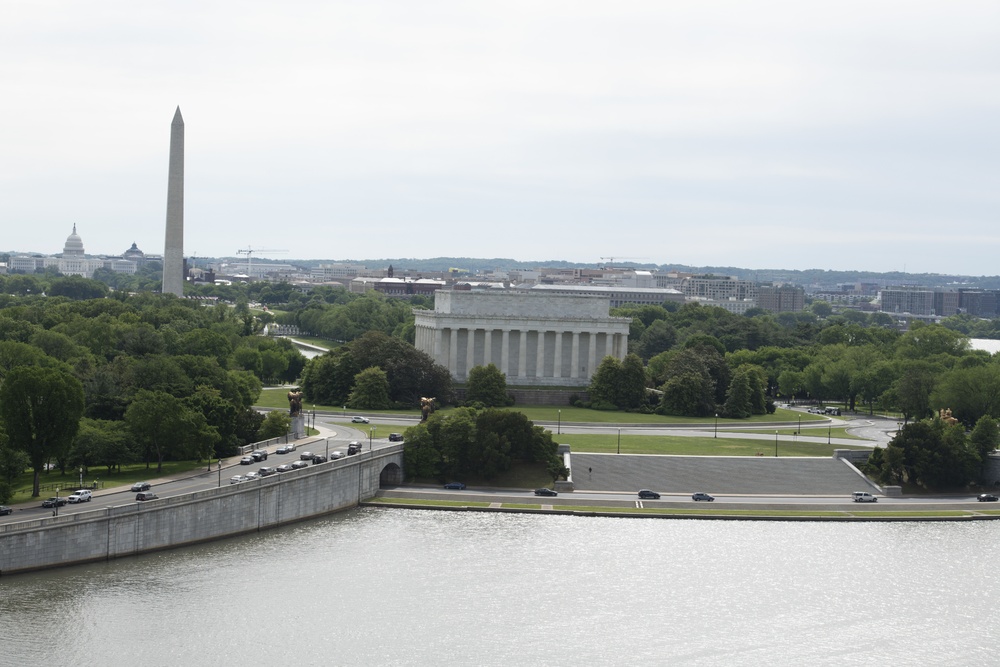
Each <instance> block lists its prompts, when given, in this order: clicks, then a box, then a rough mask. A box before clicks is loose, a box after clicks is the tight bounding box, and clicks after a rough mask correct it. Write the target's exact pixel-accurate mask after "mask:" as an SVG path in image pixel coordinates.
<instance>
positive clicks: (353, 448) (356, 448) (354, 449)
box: [347, 442, 361, 456]
mask: <svg viewBox="0 0 1000 667" xmlns="http://www.w3.org/2000/svg"><path fill="white" fill-rule="evenodd" d="M360 451H361V443H360V442H352V443H351V444H349V445H348V446H347V455H348V456H354V455H355V454H357V453H358V452H360Z"/></svg>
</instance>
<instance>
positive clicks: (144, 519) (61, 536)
mask: <svg viewBox="0 0 1000 667" xmlns="http://www.w3.org/2000/svg"><path fill="white" fill-rule="evenodd" d="M402 466H403V448H402V446H394V447H390V448H383V449H380V450H376V451H375V452H374V453H373V454H369V453H367V452H366V453H363V454H359V455H358V456H352V457H349V458H344V459H339V460H337V461H333V462H330V463H326V464H321V465H317V466H310V467H309V468H304V469H302V470H295V471H292V472H288V473H283V474H280V475H275V476H273V477H266V478H263V479H260V480H258V481H253V482H243V483H241V484H235V485H230V486H225V487H222V488H216V489H207V490H205V491H199V492H197V493H192V494H185V495H181V496H174V497H170V498H162V499H159V500H153V501H149V502H145V503H141V502H133V503H129V504H127V505H119V506H115V507H109V508H106V509H101V510H94V511H91V512H79V513H74V514H63V515H60V516H58V517H52V518H45V519H36V520H34V521H24V522H20V523H12V524H5V525H0V575H4V574H12V573H16V572H25V571H28V570H39V569H44V568H50V567H58V566H62V565H70V564H76V563H85V562H90V561H98V560H110V559H112V558H121V557H123V556H132V555H137V554H141V553H147V552H150V551H158V550H162V549H170V548H173V547H178V546H182V545H185V544H194V543H196V542H206V541H209V540H216V539H220V538H223V537H229V536H232V535H239V534H241V533H250V532H255V531H260V530H266V529H268V528H274V527H276V526H280V525H282V524H285V523H291V522H294V521H301V520H303V519H308V518H310V517H315V516H320V515H323V514H329V513H332V512H336V511H338V510H342V509H346V508H349V507H355V506H357V505H358V504H359V502H360V501H361V500H363V499H365V498H371V497H372V496H374V495H375V493H376V492H377V491H378V489H379V485H380V483H379V480H380V477H382V478H384V479H385V480H386V481H387V483H398V481H399V480H401V479H402Z"/></svg>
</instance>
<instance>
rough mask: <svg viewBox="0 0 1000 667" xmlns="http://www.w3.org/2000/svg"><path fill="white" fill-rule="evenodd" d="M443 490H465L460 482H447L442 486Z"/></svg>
mask: <svg viewBox="0 0 1000 667" xmlns="http://www.w3.org/2000/svg"><path fill="white" fill-rule="evenodd" d="M444 488H446V489H448V490H449V491H461V490H462V489H464V488H465V484H463V483H462V482H448V483H447V484H445V485H444Z"/></svg>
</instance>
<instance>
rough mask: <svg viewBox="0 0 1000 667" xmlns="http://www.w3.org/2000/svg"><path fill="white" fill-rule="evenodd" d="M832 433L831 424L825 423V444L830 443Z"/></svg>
mask: <svg viewBox="0 0 1000 667" xmlns="http://www.w3.org/2000/svg"><path fill="white" fill-rule="evenodd" d="M831 435H833V424H827V426H826V444H828V445H829V444H830V436H831Z"/></svg>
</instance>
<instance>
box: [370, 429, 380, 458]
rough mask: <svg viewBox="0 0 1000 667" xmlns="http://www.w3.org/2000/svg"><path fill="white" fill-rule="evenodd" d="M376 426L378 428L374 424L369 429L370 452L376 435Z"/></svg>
mask: <svg viewBox="0 0 1000 667" xmlns="http://www.w3.org/2000/svg"><path fill="white" fill-rule="evenodd" d="M376 428H378V427H377V426H372V427H371V429H369V430H368V451H369V452H370V451H371V450H372V439H373V438H374V437H375V429H376Z"/></svg>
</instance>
